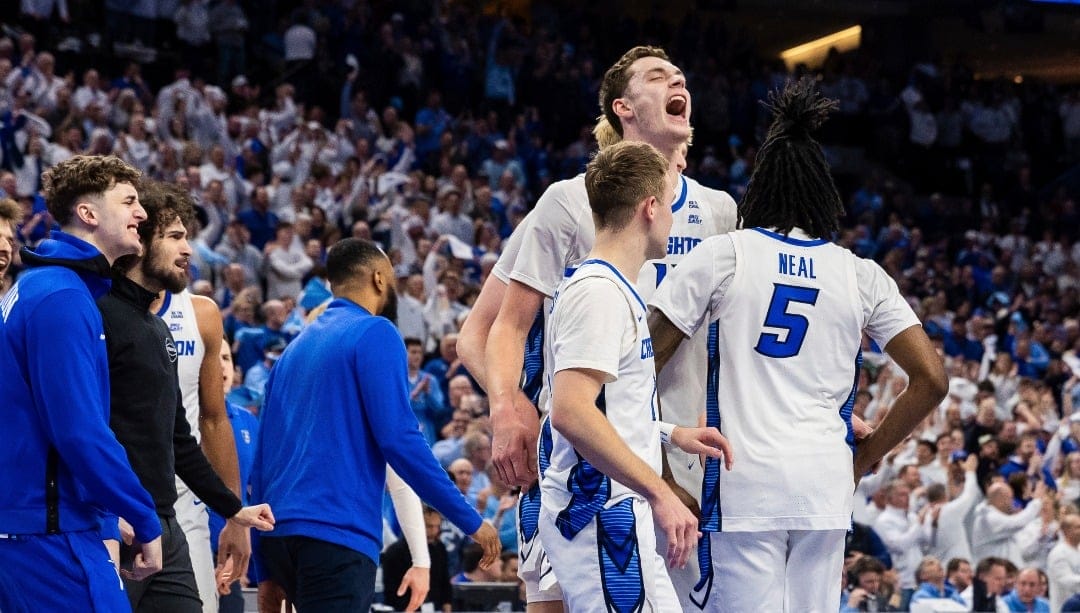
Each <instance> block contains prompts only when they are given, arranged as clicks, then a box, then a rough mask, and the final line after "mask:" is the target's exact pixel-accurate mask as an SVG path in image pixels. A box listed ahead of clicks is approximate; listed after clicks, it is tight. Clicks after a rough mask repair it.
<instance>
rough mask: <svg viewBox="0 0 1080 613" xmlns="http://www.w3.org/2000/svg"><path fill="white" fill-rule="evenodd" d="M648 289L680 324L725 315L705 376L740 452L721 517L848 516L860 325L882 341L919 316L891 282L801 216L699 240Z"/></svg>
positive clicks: (814, 523) (797, 524) (795, 524)
mask: <svg viewBox="0 0 1080 613" xmlns="http://www.w3.org/2000/svg"><path fill="white" fill-rule="evenodd" d="M650 302H651V304H652V305H653V306H655V307H656V308H658V309H660V310H661V311H662V312H663V313H664V314H665V315H667V317H668V319H669V320H670V321H671V322H672V323H673V324H674V325H675V326H676V327H677V328H679V329H680V330H681V331H682V332H683V333H684V334H687V335H690V334H693V333H695V332H697V331H698V330H699V329H700V328H703V327H705V326H704V324H705V323H707V322H711V321H717V320H719V321H720V326H719V327H718V328H717V330H716V331H715V332H714V333H715V334H716V336H717V354H716V357H715V359H714V366H715V370H714V372H713V373H712V380H711V381H710V386H713V387H715V388H716V389H717V395H718V407H719V416H718V417H719V426H720V430H721V431H722V432H723V433H724V435H725V436H727V438H728V439H729V440H730V442H731V446H732V448H733V449H735V453H736V460H735V464H734V467H733V469H732V470H731V471H730V472H728V471H720V472H719V490H720V492H719V508H718V509H717V512H718V515H719V516H718V517H717V518H716V523H717V524H718V526H719V527H720V529H721V530H723V531H735V532H738V531H750V532H755V531H765V530H829V529H847V528H848V527H849V526H850V520H851V504H852V496H851V488H852V483H853V475H852V451H853V442H854V437H853V433H852V430H851V408H852V405H853V399H854V392H855V383H856V381H857V379H856V376H857V375H856V373H857V370H858V361H859V347H860V344H861V343H860V341H861V339H862V333H863V331H865V332H866V333H867V334H868V335H869V336H870V338H872V339H873V340H874V341H876V342H877V343H878V345H879V346H882V347H884V346H886V345H887V344H888V343H889V341H890V340H892V338H893V337H894V336H896V335H897V334H899V333H900V332H902V331H903V330H905V329H907V328H909V327H911V326H913V325H917V324H918V323H919V320H918V318H917V317H916V316H915V314H914V313H913V312H912V310H911V307H910V306H909V305H908V304H907V302H905V301H904V299H903V297H901V296H900V292H899V290H898V289H897V287H896V283H895V282H894V281H893V280H892V279H891V278H890V277H889V276H888V275H887V274H886V273H885V271H884V270H882V268H881V267H880V266H878V265H877V264H876V263H874V262H873V261H871V260H864V259H861V258H858V257H857V256H855V255H854V254H852V253H851V252H850V251H848V250H846V249H844V248H842V247H839V246H837V245H834V244H832V243H829V242H827V241H824V240H820V239H810V238H809V237H807V236H806V234H805V233H803V232H802V231H800V230H798V229H794V230H792V232H791V233H790V234H789V236H788V237H785V236H783V235H780V234H777V233H775V232H771V231H769V230H764V229H760V228H753V229H748V230H739V231H736V232H732V233H730V234H726V235H723V236H718V237H714V238H710V239H707V240H705V241H703V242H702V243H701V244H700V245H699V246H698V248H697V249H696V250H695V251H694V253H693V254H691V255H690V256H689V257H687V258H686V259H685V260H684V261H683V262H682V263H681V265H680V266H679V267H678V268H677V269H676V270H674V271H672V273H670V274H669V276H668V278H667V279H666V280H665V282H664V283H663V284H662V285H661V286H660V288H659V289H658V290H657V291H656V293H655V294H654V296H653V298H652V300H651V301H650ZM763 484H764V485H763Z"/></svg>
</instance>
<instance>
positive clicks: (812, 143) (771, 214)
mask: <svg viewBox="0 0 1080 613" xmlns="http://www.w3.org/2000/svg"><path fill="white" fill-rule="evenodd" d="M765 106H766V107H767V108H768V109H769V110H771V111H772V112H773V116H774V117H773V122H772V125H771V126H769V132H768V134H767V135H766V137H765V142H764V143H762V145H761V149H760V150H759V151H758V154H757V159H756V162H755V165H754V172H753V174H752V175H751V177H750V183H749V184H748V185H747V187H746V196H745V198H744V199H743V203H742V206H741V207H740V211H739V212H740V216H741V217H742V222H743V223H742V225H743V226H744V227H756V226H760V227H766V228H770V227H771V228H776V230H777V231H778V232H780V233H781V234H785V235H786V234H788V233H790V232H791V229H792V228H794V227H799V228H801V229H803V230H805V231H806V233H807V234H809V235H810V236H813V237H816V238H831V237H832V235H833V234H834V233H836V232H837V231H839V229H840V218H841V217H842V216H843V215H844V205H843V202H842V201H841V200H840V194H839V193H838V192H837V191H836V183H835V182H834V181H833V178H832V174H830V172H829V164H828V162H826V161H825V156H824V154H823V153H822V150H821V145H820V144H819V143H818V142H817V141H816V140H814V138H813V136H812V135H811V134H812V132H813V131H814V130H816V129H817V128H818V127H819V126H820V125H821V124H822V123H824V122H825V119H826V118H827V117H828V115H829V112H830V111H832V110H834V109H835V108H836V107H837V103H836V101H835V100H830V99H828V98H825V97H824V96H822V95H821V94H820V93H819V92H818V91H817V89H816V88H815V86H814V82H813V81H812V80H810V79H808V78H806V79H802V80H800V81H798V82H795V83H790V84H788V85H787V86H786V87H785V88H784V90H783V91H782V92H779V93H778V92H775V91H774V92H771V93H770V94H769V101H768V103H766V104H765Z"/></svg>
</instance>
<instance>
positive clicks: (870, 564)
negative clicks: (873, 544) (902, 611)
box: [840, 556, 891, 613]
mask: <svg viewBox="0 0 1080 613" xmlns="http://www.w3.org/2000/svg"><path fill="white" fill-rule="evenodd" d="M884 574H885V566H884V565H882V563H881V562H880V561H879V560H877V559H875V558H872V557H870V556H863V557H861V558H859V559H858V560H856V561H855V564H853V565H852V567H851V570H849V571H848V577H849V578H850V579H849V580H848V582H847V585H846V587H845V588H844V593H843V595H842V596H841V598H840V612H841V613H856V612H857V611H883V610H886V609H885V606H886V605H887V603H888V602H889V601H890V596H891V594H890V593H889V592H888V591H887V585H886V584H885V582H883V581H882V576H883V575H884Z"/></svg>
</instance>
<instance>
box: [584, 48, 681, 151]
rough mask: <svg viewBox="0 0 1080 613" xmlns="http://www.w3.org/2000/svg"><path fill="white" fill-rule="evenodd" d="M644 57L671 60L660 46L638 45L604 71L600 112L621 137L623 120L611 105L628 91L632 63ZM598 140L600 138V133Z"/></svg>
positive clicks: (601, 84)
mask: <svg viewBox="0 0 1080 613" xmlns="http://www.w3.org/2000/svg"><path fill="white" fill-rule="evenodd" d="M643 57H658V58H660V59H662V60H666V61H669V62H670V61H671V58H669V57H668V54H667V52H666V51H664V50H663V49H661V48H660V47H648V46H645V45H638V46H636V47H634V48H632V49H630V50H629V51H627V52H626V53H624V54H623V55H622V57H620V58H619V60H618V61H617V62H615V63H614V64H612V65H611V68H608V69H607V72H605V73H604V80H603V81H602V82H601V83H600V112H601V113H602V116H603V117H604V118H606V119H607V121H608V124H609V125H610V127H611V128H613V129H614V130H615V132H616V133H617V134H618V135H619V136H620V137H622V133H623V128H622V121H620V120H619V116H618V115H616V114H615V109H613V108H611V105H612V103H613V102H615V99H616V98H619V97H621V96H622V95H623V93H625V92H626V86H627V85H628V84H629V83H630V77H632V76H633V74H631V72H630V65H631V64H633V63H634V62H636V61H638V60H640V59H641V58H643ZM597 140H599V135H598V138H597Z"/></svg>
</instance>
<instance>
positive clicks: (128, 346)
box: [97, 275, 241, 517]
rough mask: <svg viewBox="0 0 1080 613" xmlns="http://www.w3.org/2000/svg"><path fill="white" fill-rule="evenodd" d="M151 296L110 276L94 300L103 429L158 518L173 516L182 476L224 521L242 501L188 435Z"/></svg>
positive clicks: (164, 330) (169, 344) (170, 354)
mask: <svg viewBox="0 0 1080 613" xmlns="http://www.w3.org/2000/svg"><path fill="white" fill-rule="evenodd" d="M153 301H154V294H153V293H151V292H149V291H147V290H146V289H144V288H143V287H141V286H139V285H138V284H136V283H135V282H134V281H131V280H130V279H128V278H127V277H124V276H121V275H114V276H113V282H112V290H111V291H110V292H109V293H108V294H106V295H104V296H102V297H101V298H99V299H98V301H97V304H98V309H100V310H101V318H102V320H103V322H104V324H105V346H106V350H107V352H108V356H109V386H110V400H111V403H110V404H111V413H110V416H109V426H110V427H111V428H112V431H113V433H115V434H116V438H117V440H119V441H120V444H121V445H123V446H124V450H125V451H127V456H128V461H129V462H131V467H132V468H133V469H134V470H135V474H136V475H138V477H139V481H141V482H142V486H143V487H144V488H146V491H148V492H150V496H151V497H153V499H154V505H155V506H156V507H157V513H158V515H161V516H164V517H172V516H174V515H175V514H176V513H175V512H174V510H173V503H175V502H176V481H175V478H174V477H180V478H181V479H183V480H184V483H186V484H187V485H188V487H190V488H191V490H192V491H193V492H194V493H195V495H196V496H198V497H199V499H201V500H202V501H203V502H205V503H206V504H207V505H208V506H209V507H210V508H211V509H213V510H214V511H215V512H217V513H218V514H219V515H221V516H222V517H232V516H233V515H235V514H236V512H237V511H239V510H240V508H241V504H240V500H238V499H237V498H236V496H235V495H234V494H233V493H232V491H231V490H229V488H228V487H226V486H225V484H224V483H223V482H222V481H221V478H220V477H218V476H217V473H215V472H214V469H213V467H211V466H210V461H209V460H207V459H206V456H205V455H204V454H203V452H202V448H200V447H199V443H198V442H196V440H195V437H194V436H192V434H191V427H190V426H189V425H188V421H187V417H186V416H185V413H184V406H183V401H182V399H181V395H180V383H179V378H178V376H177V374H176V346H175V345H173V339H172V335H171V334H170V333H169V328H168V326H166V324H165V322H164V321H162V320H161V318H159V317H157V316H156V315H154V314H153V313H151V312H150V311H149V310H148V309H149V307H150V303H151V302H153Z"/></svg>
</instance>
